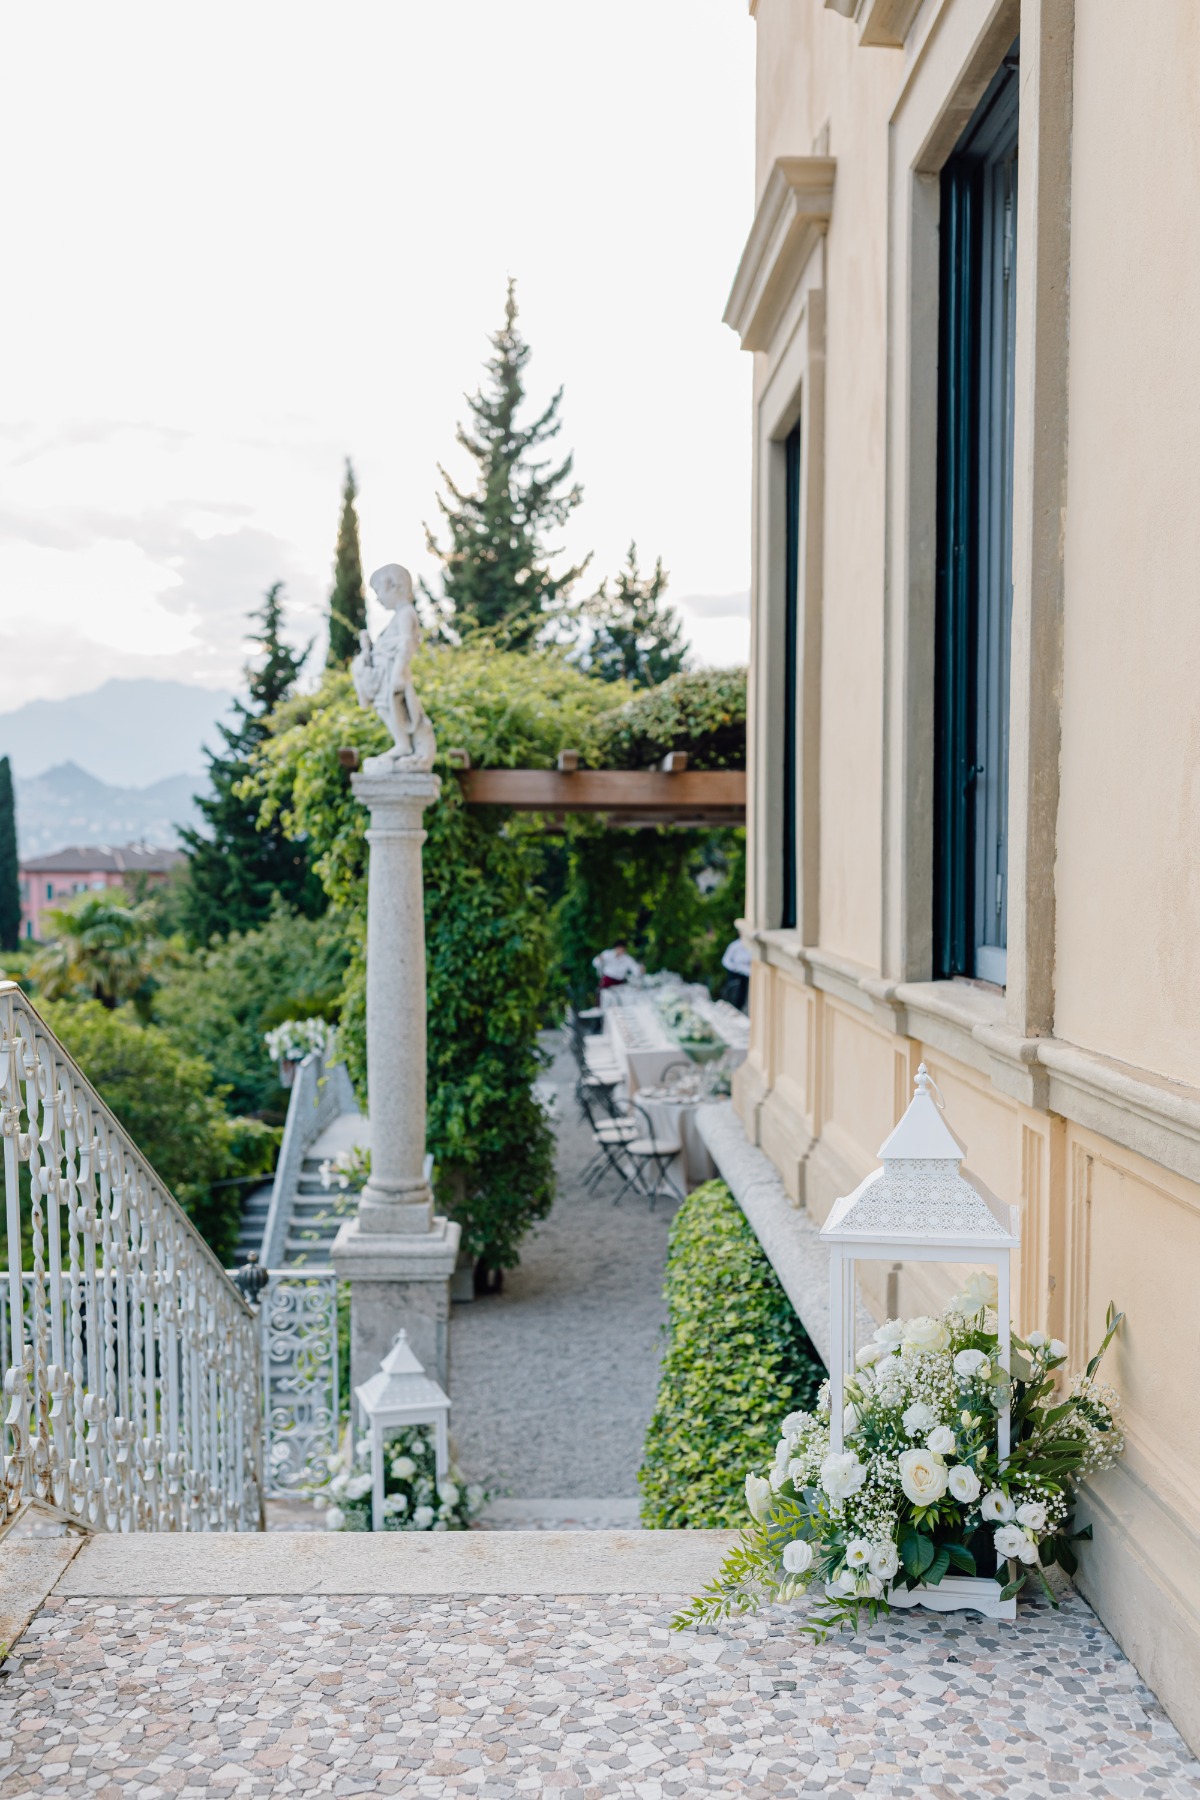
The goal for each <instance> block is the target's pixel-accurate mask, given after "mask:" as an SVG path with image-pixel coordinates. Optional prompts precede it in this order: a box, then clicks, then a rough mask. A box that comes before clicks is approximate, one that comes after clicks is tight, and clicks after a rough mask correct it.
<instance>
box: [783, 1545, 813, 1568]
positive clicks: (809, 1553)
mask: <svg viewBox="0 0 1200 1800" xmlns="http://www.w3.org/2000/svg"><path fill="white" fill-rule="evenodd" d="M812 1563H813V1547H812V1545H811V1544H810V1543H809V1542H808V1540H807V1538H793V1539H792V1541H791V1543H790V1544H785V1545H784V1546H783V1566H784V1568H785V1569H786V1570H787V1572H788V1574H789V1575H803V1574H804V1573H805V1572H806V1570H808V1569H811V1568H812Z"/></svg>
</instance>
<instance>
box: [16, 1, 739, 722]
mask: <svg viewBox="0 0 1200 1800" xmlns="http://www.w3.org/2000/svg"><path fill="white" fill-rule="evenodd" d="M753 30H754V28H753V25H752V23H751V21H750V19H749V17H748V13H747V8H746V6H745V4H744V0H605V4H604V5H603V6H599V7H594V6H592V7H583V6H581V5H577V4H564V0H436V3H435V4H430V3H429V0H420V3H418V0H337V3H336V4H335V3H334V0H323V3H322V4H316V3H315V0H302V3H300V4H297V3H296V0H284V3H277V0H253V3H252V4H247V3H246V0H236V4H228V3H226V0H204V3H203V4H201V0H172V3H171V4H170V5H163V4H162V3H161V0H154V3H153V4H147V5H141V4H127V3H122V0H107V3H106V4H105V5H103V6H95V5H93V4H90V3H84V0H67V3H65V4H56V5H54V6H52V7H37V6H26V7H16V6H10V7H6V8H5V9H4V11H3V15H2V17H0V206H2V217H0V225H2V229H3V243H4V266H5V275H4V280H3V283H2V284H0V460H2V466H3V476H2V479H0V709H9V708H12V707H14V706H18V705H20V704H21V703H22V702H23V701H24V700H28V699H32V698H35V697H40V696H50V697H54V696H61V695H66V694H71V693H77V692H81V691H85V690H87V689H90V688H93V687H95V686H96V685H98V683H99V682H100V681H102V680H104V679H105V678H106V677H107V676H109V675H118V674H119V675H139V674H145V675H163V676H173V677H177V678H179V677H182V678H184V679H187V680H193V681H196V682H200V683H207V684H211V685H234V684H235V683H236V679H237V672H238V669H239V666H240V664H241V662H242V660H243V657H244V654H245V646H244V642H243V637H242V629H243V618H244V614H245V613H246V611H247V610H248V608H249V607H251V606H252V605H253V604H255V602H256V600H257V598H258V596H259V595H260V593H261V591H262V589H263V588H264V587H265V586H266V585H267V584H268V583H270V582H271V581H273V580H276V579H283V580H285V581H286V583H287V591H288V595H289V597H290V601H291V606H292V620H293V626H294V634H295V636H297V637H298V638H299V637H303V636H307V635H309V634H310V633H312V632H313V631H315V630H316V629H318V626H319V617H320V611H321V608H322V606H323V602H324V598H325V595H326V593H327V591H328V586H329V580H330V570H331V564H332V555H333V542H334V535H335V531H336V524H337V514H338V495H339V486H340V481H341V472H342V459H343V457H344V456H345V455H346V454H347V453H348V454H350V455H351V456H352V457H353V459H354V463H355V467H356V470H357V472H358V477H359V482H360V486H361V490H362V494H361V501H360V511H361V518H362V529H363V557H364V562H365V566H366V568H367V570H368V571H370V570H371V569H372V568H374V567H376V566H377V565H378V564H379V563H382V562H386V561H391V560H397V561H401V562H406V563H408V564H409V566H410V567H412V568H413V569H414V571H417V572H423V573H425V574H426V575H430V574H432V572H433V565H432V564H431V562H430V559H429V557H428V556H427V553H426V550H425V544H424V532H423V529H422V522H423V521H424V520H427V519H428V520H431V521H432V520H434V519H435V516H436V505H435V495H436V492H437V488H438V480H437V471H436V465H437V463H438V462H439V461H441V462H444V463H448V464H449V466H450V467H451V468H452V469H455V470H457V471H458V472H459V473H460V474H461V473H464V472H465V471H463V469H462V465H461V461H460V460H459V457H460V453H458V452H456V450H455V447H454V442H453V437H454V426H455V423H456V421H457V420H458V418H459V417H460V416H461V415H462V413H463V410H464V408H463V403H462V395H463V393H464V391H465V390H467V389H473V388H474V387H475V386H476V385H477V382H478V379H479V373H480V364H481V362H482V359H483V358H484V356H485V355H486V354H487V349H488V346H487V333H488V332H489V331H491V330H493V329H494V328H495V327H496V325H497V324H498V323H499V319H500V315H501V310H502V306H503V298H504V283H505V279H506V277H507V276H508V275H509V274H512V275H514V276H515V277H516V278H517V282H518V298H519V303H520V307H521V316H522V326H523V329H524V331H525V333H526V335H527V336H528V338H529V339H530V341H531V343H532V345H533V350H534V358H533V362H532V364H531V367H530V382H531V388H532V391H533V397H534V399H535V400H544V399H545V397H546V396H547V395H548V393H549V392H550V391H551V390H552V389H553V388H554V387H555V386H557V385H559V384H560V383H561V384H563V385H564V387H565V390H566V392H565V398H564V403H563V421H564V429H563V436H562V442H563V444H564V445H567V446H570V447H572V448H573V449H574V450H575V452H576V470H577V474H578V477H579V479H580V480H581V481H582V483H583V486H584V490H585V499H584V505H583V506H582V507H581V508H580V510H579V512H578V513H577V514H576V515H575V519H574V520H573V522H572V524H571V526H570V527H569V529H568V532H567V535H566V544H567V548H568V550H569V552H570V553H571V554H572V555H577V554H578V553H579V552H581V551H585V550H592V551H594V552H595V560H594V564H593V569H594V572H595V574H596V575H597V576H598V575H600V574H603V573H606V572H611V571H612V570H613V569H615V567H616V566H617V565H618V563H619V562H620V560H621V558H622V556H623V553H624V549H625V546H626V544H627V543H628V540H629V538H630V537H631V536H634V537H636V538H637V540H638V544H639V547H640V549H641V551H642V552H643V555H644V557H645V558H646V560H652V559H653V557H654V556H655V555H656V554H659V553H661V554H662V556H663V558H664V560H665V562H666V564H667V567H668V569H669V570H670V574H671V587H670V594H671V595H672V597H674V598H675V599H676V600H678V601H680V602H683V603H684V604H683V607H682V610H683V613H684V617H685V621H686V624H687V628H688V631H689V634H690V636H691V637H692V639H693V642H694V644H695V647H696V651H697V653H698V655H699V656H700V657H701V658H702V659H703V660H706V661H710V662H719V663H720V662H732V661H737V660H741V659H743V658H744V657H745V655H746V649H747V636H748V633H747V627H746V624H745V620H744V594H745V590H746V588H747V587H748V584H749V529H748V516H749V450H750V415H749V403H750V402H749V372H750V371H749V358H748V357H744V356H743V355H742V354H741V352H740V351H739V350H738V347H737V340H736V339H735V337H734V336H733V334H732V332H730V331H729V330H728V329H727V328H726V327H725V326H723V325H722V324H721V312H722V310H723V307H724V303H725V298H726V295H727V293H728V289H729V285H730V281H731V279H732V276H733V271H734V268H735V266H736V263H737V258H738V254H739V252H740V249H741V245H742V242H743V240H744V238H745V234H746V230H747V228H748V226H749V223H750V218H751V213H752V206H753V176H752V149H753V129H752V126H753V106H752V89H753V50H754V44H753Z"/></svg>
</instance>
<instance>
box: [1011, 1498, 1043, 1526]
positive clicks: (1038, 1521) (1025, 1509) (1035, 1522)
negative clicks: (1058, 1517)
mask: <svg viewBox="0 0 1200 1800" xmlns="http://www.w3.org/2000/svg"><path fill="white" fill-rule="evenodd" d="M1017 1524H1018V1525H1028V1527H1029V1529H1030V1531H1045V1529H1046V1509H1045V1507H1044V1506H1043V1505H1042V1503H1041V1501H1040V1500H1026V1502H1025V1504H1024V1505H1023V1506H1018V1508H1017Z"/></svg>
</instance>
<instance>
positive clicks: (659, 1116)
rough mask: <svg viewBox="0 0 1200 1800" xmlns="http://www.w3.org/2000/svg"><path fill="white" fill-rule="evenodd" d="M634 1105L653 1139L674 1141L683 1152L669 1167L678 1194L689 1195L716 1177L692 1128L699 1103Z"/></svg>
mask: <svg viewBox="0 0 1200 1800" xmlns="http://www.w3.org/2000/svg"><path fill="white" fill-rule="evenodd" d="M637 1104H638V1105H639V1106H640V1107H641V1109H642V1111H643V1112H644V1113H645V1114H646V1116H647V1118H648V1119H649V1120H650V1123H651V1125H652V1126H653V1127H654V1135H655V1137H656V1138H659V1137H661V1138H664V1139H666V1138H671V1137H678V1138H679V1141H680V1143H681V1144H682V1145H683V1150H682V1152H681V1153H680V1155H679V1156H677V1157H676V1158H675V1160H674V1161H673V1162H672V1164H671V1178H672V1180H673V1181H674V1182H675V1185H676V1186H677V1187H678V1188H679V1189H680V1191H681V1192H683V1193H685V1194H687V1193H690V1192H691V1190H692V1189H693V1188H694V1187H699V1186H700V1184H701V1182H703V1181H711V1180H712V1179H713V1177H714V1176H715V1175H716V1172H717V1170H716V1164H715V1163H714V1162H713V1159H712V1157H711V1156H710V1155H709V1153H708V1146H707V1144H706V1143H705V1142H704V1139H703V1138H702V1137H701V1136H700V1132H699V1128H698V1127H697V1124H696V1111H697V1108H698V1107H699V1106H700V1101H699V1100H651V1099H643V1098H641V1097H640V1096H639V1098H638V1102H637Z"/></svg>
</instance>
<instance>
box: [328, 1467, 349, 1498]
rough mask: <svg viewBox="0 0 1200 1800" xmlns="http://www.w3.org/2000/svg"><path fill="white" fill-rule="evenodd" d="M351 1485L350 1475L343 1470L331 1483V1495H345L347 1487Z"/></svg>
mask: <svg viewBox="0 0 1200 1800" xmlns="http://www.w3.org/2000/svg"><path fill="white" fill-rule="evenodd" d="M349 1484H350V1477H349V1475H347V1473H346V1471H345V1469H343V1470H342V1471H341V1473H340V1474H338V1475H335V1476H334V1478H333V1480H332V1481H331V1482H330V1484H329V1491H330V1493H331V1494H338V1495H341V1494H344V1493H345V1491H346V1489H347V1487H348V1486H349Z"/></svg>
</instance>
